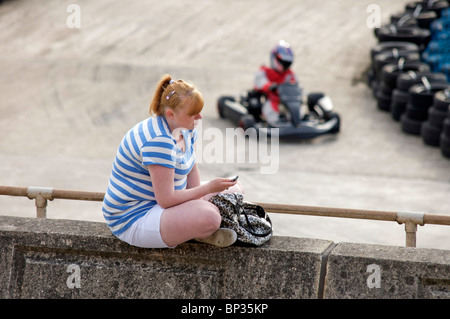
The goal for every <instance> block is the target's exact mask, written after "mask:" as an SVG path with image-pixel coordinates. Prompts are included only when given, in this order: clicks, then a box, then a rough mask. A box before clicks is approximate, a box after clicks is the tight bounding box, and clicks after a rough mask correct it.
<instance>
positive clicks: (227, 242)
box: [195, 228, 237, 247]
mask: <svg viewBox="0 0 450 319" xmlns="http://www.w3.org/2000/svg"><path fill="white" fill-rule="evenodd" d="M236 239H237V234H236V232H235V231H234V230H232V229H228V228H219V229H218V230H216V231H215V232H214V233H213V234H212V235H211V236H209V237H206V238H203V239H200V238H195V240H196V241H198V242H201V243H205V244H210V245H213V246H217V247H228V246H231V245H233V244H234V242H235V241H236Z"/></svg>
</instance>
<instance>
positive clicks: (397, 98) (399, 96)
mask: <svg viewBox="0 0 450 319" xmlns="http://www.w3.org/2000/svg"><path fill="white" fill-rule="evenodd" d="M408 99H409V93H408V91H403V90H399V89H394V90H392V101H393V102H397V103H402V104H406V103H408Z"/></svg>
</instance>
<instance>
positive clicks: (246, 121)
mask: <svg viewBox="0 0 450 319" xmlns="http://www.w3.org/2000/svg"><path fill="white" fill-rule="evenodd" d="M255 122H256V121H255V118H254V117H253V116H251V115H243V116H242V117H241V119H240V120H239V124H238V126H239V127H240V128H242V129H243V130H244V131H246V130H247V129H248V128H251V127H254V126H255Z"/></svg>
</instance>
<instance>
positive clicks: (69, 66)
mask: <svg viewBox="0 0 450 319" xmlns="http://www.w3.org/2000/svg"><path fill="white" fill-rule="evenodd" d="M71 3H72V2H70V1H59V0H41V1H25V0H11V1H5V2H3V3H2V4H1V5H0V52H1V54H0V70H1V72H0V164H1V165H0V184H1V185H6V186H45V187H53V188H55V189H71V190H86V191H105V190H106V186H107V181H108V177H109V174H110V169H111V164H112V160H113V158H114V155H115V152H116V149H117V146H118V144H119V142H120V140H121V139H122V137H123V135H124V134H125V132H126V131H127V130H128V129H129V128H131V127H132V126H133V125H134V124H135V123H137V122H139V121H141V120H142V119H144V118H145V117H147V116H148V113H147V112H148V105H149V102H150V99H151V97H152V94H153V89H154V86H155V84H156V82H157V81H158V79H159V78H160V76H161V75H162V74H165V73H169V74H171V75H172V76H173V77H174V78H175V79H178V78H182V79H185V80H189V81H191V82H193V83H194V84H195V85H196V86H197V87H198V89H199V90H200V91H202V93H203V95H204V97H205V102H206V103H205V108H204V110H203V117H204V118H203V122H202V129H203V131H204V132H206V131H208V129H212V128H213V129H218V132H222V133H223V140H222V141H220V142H221V143H222V145H223V151H224V153H225V154H226V153H228V152H230V151H232V150H240V151H242V145H236V143H235V142H234V141H233V140H232V139H231V138H226V129H227V128H231V127H232V125H231V124H230V123H229V122H227V121H225V120H222V119H220V118H219V117H218V114H217V110H216V102H217V99H218V98H219V97H220V96H222V95H233V94H239V93H241V92H243V91H245V90H247V89H249V88H251V86H252V82H253V76H254V73H255V72H256V70H257V69H258V68H259V67H260V66H261V65H262V64H267V63H268V59H269V52H270V50H271V48H272V47H273V46H274V45H275V44H276V43H277V42H278V41H279V40H280V39H284V40H286V41H288V42H289V43H290V44H291V46H292V48H293V50H294V52H295V62H294V64H293V67H292V68H293V70H294V72H296V74H297V76H298V78H299V80H300V83H301V85H302V87H303V89H304V91H305V92H306V93H308V92H315V91H322V92H325V93H326V94H327V95H329V96H330V97H331V99H332V101H333V103H334V106H335V110H336V111H337V112H338V113H339V114H340V116H341V118H342V127H341V132H340V133H339V134H338V135H337V136H330V137H323V138H318V139H316V140H313V141H308V142H296V143H283V142H282V143H280V144H279V147H278V152H274V154H270V152H268V153H266V155H270V156H269V158H271V159H273V160H274V161H273V162H272V163H278V165H277V166H276V169H275V171H274V172H272V173H271V174H262V171H261V168H262V167H264V166H265V165H266V164H267V163H263V162H262V161H261V160H259V161H257V162H256V163H253V162H250V160H249V159H248V158H249V152H251V150H250V149H249V147H247V148H245V147H244V148H243V152H245V153H246V154H247V155H246V158H247V159H248V160H244V161H243V162H241V163H227V162H224V160H222V161H221V162H220V161H218V162H217V161H216V162H213V163H206V161H205V160H204V161H203V162H202V163H201V164H199V165H200V168H201V174H202V178H203V179H205V180H206V179H210V178H213V177H216V176H231V175H236V174H238V175H239V176H240V177H239V179H240V181H241V182H242V183H243V184H244V186H245V188H246V193H245V198H246V200H249V201H261V202H270V203H282V204H298V205H311V206H325V207H339V208H356V209H370V210H389V211H407V212H426V213H435V214H447V215H448V214H450V205H449V198H450V196H449V195H450V160H448V159H446V158H444V157H443V156H442V155H441V153H440V151H439V149H437V148H435V147H430V146H426V145H425V144H424V143H423V142H422V140H421V138H419V137H417V136H411V135H407V134H404V133H403V132H402V131H401V128H400V125H399V124H398V123H397V122H395V121H393V120H392V119H391V117H390V115H389V114H388V113H385V112H382V111H379V110H378V109H377V107H376V100H375V99H374V98H373V96H372V92H371V90H370V89H369V88H368V86H367V85H366V83H365V77H364V73H365V71H366V70H367V68H368V66H369V63H370V59H369V51H370V49H371V47H373V45H374V44H375V43H376V40H375V38H374V36H373V30H372V29H371V25H370V23H371V22H372V21H373V20H372V18H373V14H374V12H375V11H373V10H372V9H371V8H373V6H371V5H375V6H376V8H378V9H379V13H380V20H381V22H382V23H386V22H387V21H388V19H389V17H390V15H391V14H394V13H397V12H400V11H403V8H404V5H405V4H406V3H407V1H388V0H383V1H364V0H360V1H355V0H339V1H333V0H322V1H313V0H303V1H295V0H286V1H272V0H263V1H261V0H246V1H237V0H230V1H206V0H204V1H201V0H185V1H180V0H178V1H176V0H168V1H156V0H152V1H137V0H133V1H126V2H123V1H106V0H97V1H95V2H94V3H93V2H92V1H77V3H76V4H77V5H78V7H77V8H79V12H80V18H81V19H80V28H76V27H75V28H70V27H69V26H72V25H71V23H73V22H76V20H74V18H75V16H74V15H73V14H76V12H77V11H72V7H69V5H70V4H71ZM77 8H75V9H77ZM210 132H211V131H210ZM214 132H217V130H214ZM204 137H205V136H204ZM204 142H205V143H206V144H204V145H210V146H211V145H214V146H215V145H216V144H211V143H215V142H214V141H212V140H208V139H207V138H206V137H205V138H204ZM208 143H209V144H208ZM218 145H220V144H218ZM217 147H218V146H217ZM258 147H259V148H258V151H260V150H261V146H259V145H258ZM203 151H204V152H205V148H203ZM263 154H264V153H263ZM200 155H201V156H204V155H205V154H200ZM206 155H207V154H206ZM206 155H205V157H206ZM272 155H273V156H272ZM260 159H262V158H260ZM275 161H277V162H275ZM0 214H4V215H16V216H35V208H34V203H33V202H32V201H30V200H28V199H27V198H16V197H9V196H0ZM271 216H272V220H273V222H274V230H275V234H277V235H286V236H296V237H311V238H322V239H330V240H334V241H336V242H344V241H346V242H363V243H376V244H387V245H404V237H405V235H404V231H403V229H404V226H403V225H398V224H397V223H395V222H376V221H364V220H352V219H340V218H327V217H310V216H293V215H281V214H272V215H271ZM48 218H69V219H83V220H93V221H103V218H102V214H101V204H100V203H91V202H79V201H67V200H66V201H65V200H54V201H52V202H50V203H49V205H48ZM449 238H450V228H449V227H448V226H434V225H426V226H423V227H419V229H418V238H417V242H418V247H433V248H443V249H450V240H449Z"/></svg>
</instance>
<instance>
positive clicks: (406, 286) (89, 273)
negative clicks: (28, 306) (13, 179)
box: [0, 216, 450, 299]
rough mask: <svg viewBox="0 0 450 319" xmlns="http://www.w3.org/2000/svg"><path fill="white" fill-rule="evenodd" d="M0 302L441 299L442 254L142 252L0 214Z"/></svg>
mask: <svg viewBox="0 0 450 319" xmlns="http://www.w3.org/2000/svg"><path fill="white" fill-rule="evenodd" d="M0 243H1V245H0V298H17V299H19V298H171V299H173V298H232V299H234V298H242V299H246V298H265V299H269V298H283V299H292V298H322V297H325V298H450V251H447V250H434V249H418V248H406V247H395V246H380V245H365V244H353V243H339V244H334V243H333V242H331V241H327V240H318V239H305V238H290V237H274V238H273V239H272V240H271V241H270V242H269V243H267V244H266V245H264V246H262V247H259V248H254V247H237V246H233V247H229V248H216V247H212V246H209V245H204V244H199V243H186V244H183V245H180V246H179V247H177V248H175V249H141V248H136V247H132V246H129V245H128V244H125V243H123V242H121V241H120V240H118V239H117V238H115V237H114V236H112V234H111V233H110V231H109V229H108V228H107V226H106V225H105V224H103V223H94V222H86V221H74V220H56V219H35V218H20V217H10V216H0Z"/></svg>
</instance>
